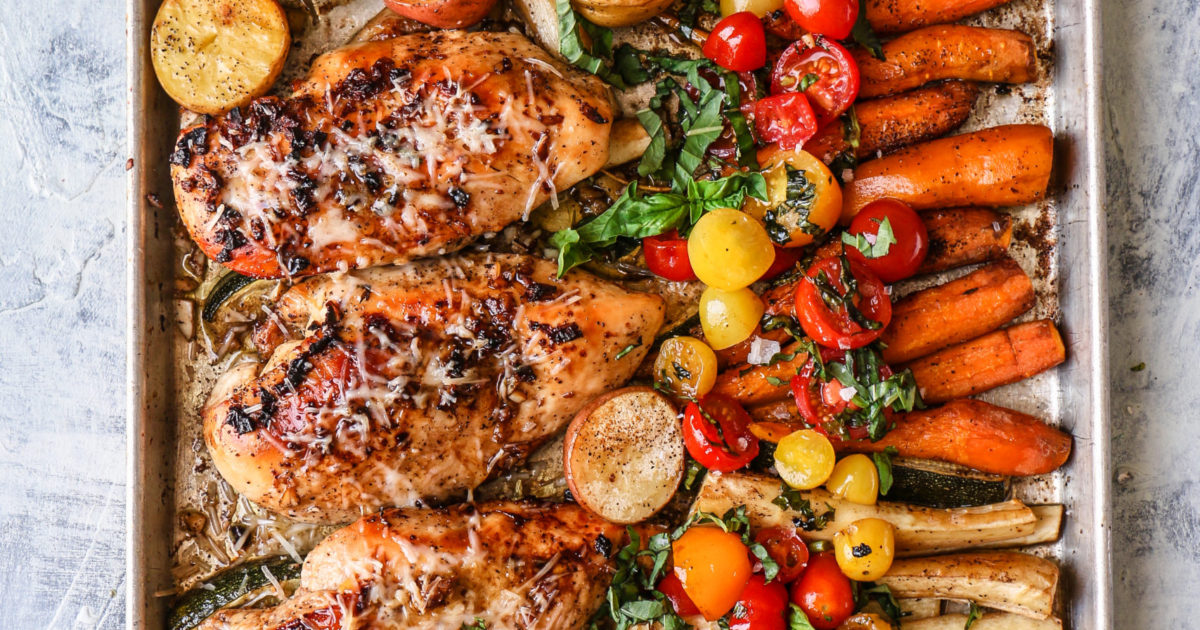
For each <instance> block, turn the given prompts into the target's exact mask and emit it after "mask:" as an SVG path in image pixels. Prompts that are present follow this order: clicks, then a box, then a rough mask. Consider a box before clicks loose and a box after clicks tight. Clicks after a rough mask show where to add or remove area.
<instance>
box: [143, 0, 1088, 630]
mask: <svg viewBox="0 0 1200 630" xmlns="http://www.w3.org/2000/svg"><path fill="white" fill-rule="evenodd" d="M159 2H160V0H129V8H128V19H129V22H128V28H127V32H128V37H129V40H128V44H127V54H128V63H129V65H128V72H129V74H128V78H129V103H128V111H129V126H128V128H129V155H130V157H131V163H130V169H129V216H128V221H129V228H128V234H129V254H128V255H129V269H128V282H129V284H128V308H129V313H128V318H129V335H128V374H127V379H128V410H129V419H128V449H129V450H128V466H129V469H128V479H129V485H128V503H127V504H128V514H127V520H128V523H127V525H128V530H127V531H128V541H127V543H128V549H129V553H128V554H127V558H128V563H129V564H128V568H127V569H128V575H129V580H128V584H129V593H128V598H127V602H128V611H127V613H128V614H127V619H128V622H127V623H128V626H129V627H130V628H147V629H158V628H162V627H165V620H166V615H167V607H168V605H169V603H170V597H168V596H166V595H169V594H170V593H172V592H173V591H174V589H175V587H176V583H177V582H176V581H177V577H178V576H177V575H176V574H173V572H172V565H173V564H174V559H173V554H178V553H179V552H180V542H181V541H180V540H179V538H178V537H177V535H176V534H177V532H178V531H179V520H180V519H179V516H180V515H179V514H177V513H176V507H177V505H178V504H179V500H180V498H181V497H183V498H184V499H185V502H186V499H187V497H192V498H193V499H194V498H195V497H196V496H198V493H199V494H202V493H204V492H208V491H211V488H207V487H200V485H202V484H198V481H202V480H205V479H211V472H208V473H206V472H205V471H203V470H197V462H200V464H199V465H200V466H201V467H202V462H203V459H204V455H203V445H202V444H200V443H197V442H196V441H195V440H196V436H197V435H198V429H197V427H198V424H199V418H198V416H197V414H196V410H197V409H198V399H199V398H200V397H202V395H203V392H205V391H206V390H207V382H208V381H209V379H210V378H211V376H212V375H213V374H214V373H215V371H216V370H217V369H218V368H217V367H216V366H213V365H212V362H211V361H207V360H206V359H204V357H196V356H189V354H188V350H187V348H188V344H187V343H184V341H185V340H184V338H183V335H182V334H181V330H182V329H183V328H185V327H186V326H187V325H188V320H189V319H190V318H192V311H191V306H189V305H187V304H186V303H182V302H180V301H179V300H178V299H177V293H178V287H177V283H178V282H179V280H180V277H181V275H184V274H183V273H182V270H183V268H184V265H185V264H186V262H187V261H185V260H182V259H181V254H180V252H181V251H182V250H183V248H181V247H180V243H178V242H176V239H177V235H178V218H177V216H176V214H175V209H174V206H173V203H172V198H171V197H172V195H171V185H170V179H169V172H168V165H167V156H168V155H169V154H170V151H171V149H172V145H173V143H174V139H175V137H176V130H177V129H178V125H179V109H178V107H177V106H176V105H175V104H174V103H173V102H172V101H171V100H170V99H169V98H167V96H166V95H165V94H164V93H163V92H162V90H161V89H160V88H159V86H158V83H157V81H156V79H155V77H154V72H153V70H152V68H151V65H150V60H149V53H148V46H147V42H148V41H149V31H150V25H151V22H152V20H153V17H154V12H155V11H156V10H157V7H158V4H159ZM334 4H337V5H344V6H335V7H332V8H330V9H329V10H328V11H326V12H325V13H324V15H323V16H322V19H321V21H320V22H319V29H320V30H319V31H316V30H314V31H310V32H309V33H308V34H307V35H306V36H305V37H303V38H299V39H300V43H299V44H298V45H297V46H296V47H295V48H294V50H293V54H292V57H293V61H291V62H289V63H290V65H292V66H293V67H298V66H300V65H303V63H304V61H306V60H307V59H308V58H310V57H311V55H312V54H313V53H315V52H318V51H319V50H320V48H319V47H314V44H313V43H312V42H337V41H340V40H341V39H344V38H345V37H347V36H348V35H349V34H350V33H352V32H353V31H354V30H355V29H357V27H358V26H360V25H361V24H362V23H363V22H364V21H365V20H366V19H367V18H368V17H369V16H370V15H373V14H374V12H375V10H377V8H378V6H379V4H380V2H379V0H349V1H345V2H341V1H338V0H334ZM1097 4H1098V2H1097V0H1057V2H1054V1H1053V0H1016V1H1015V2H1013V3H1012V4H1010V5H1007V6H1006V7H1003V8H1001V9H998V10H994V11H992V12H989V13H988V14H986V15H984V16H981V17H979V18H976V19H974V20H972V22H973V23H978V24H983V25H987V26H1002V27H1011V28H1018V29H1020V30H1023V31H1025V32H1027V33H1029V34H1030V35H1031V36H1033V37H1034V39H1035V41H1036V42H1037V44H1038V47H1039V50H1040V51H1042V53H1043V54H1042V56H1041V58H1040V63H1039V65H1040V68H1041V70H1042V77H1043V78H1042V80H1041V81H1040V82H1038V83H1036V84H1030V85H1026V86H1012V88H1011V90H1009V89H1000V90H987V91H985V96H984V97H983V98H982V99H981V100H980V102H979V103H978V104H977V107H976V115H975V116H973V117H972V119H971V120H970V122H968V124H967V125H966V126H965V127H964V129H963V130H964V131H966V130H970V129H977V128H982V127H988V126H992V125H996V124H1003V123H1009V122H1039V123H1042V124H1046V125H1049V126H1050V127H1051V128H1052V129H1053V130H1054V133H1055V151H1056V156H1055V162H1056V163H1055V176H1054V178H1053V181H1052V184H1051V186H1052V190H1051V193H1052V194H1051V195H1050V196H1049V198H1048V200H1047V201H1045V202H1043V203H1040V204H1036V205H1033V206H1029V207H1026V208H1021V209H1016V210H1014V211H1013V212H1012V214H1013V216H1014V218H1015V219H1016V225H1017V229H1016V231H1015V238H1014V248H1013V255H1014V257H1015V258H1016V259H1017V260H1018V261H1019V262H1020V263H1021V264H1022V266H1023V267H1024V268H1025V270H1026V271H1028V272H1030V275H1031V277H1033V278H1034V283H1035V288H1036V289H1037V292H1038V297H1039V300H1038V306H1037V308H1036V309H1035V311H1034V313H1032V314H1031V315H1030V316H1029V317H1053V318H1055V320H1056V321H1058V322H1059V324H1060V327H1061V329H1062V330H1063V332H1064V338H1065V340H1066V341H1067V343H1068V359H1067V363H1066V364H1065V365H1064V366H1062V367H1060V368H1058V369H1057V370H1054V371H1052V372H1050V373H1047V374H1044V375H1041V376H1039V377H1037V378H1034V379H1029V380H1027V381H1025V382H1022V383H1019V384H1016V385H1013V386H1009V387H1006V388H1002V389H1000V390H996V391H994V392H991V393H989V395H988V396H987V397H988V398H989V399H990V400H992V401H993V402H997V403H1000V404H1004V405H1007V406H1010V407H1013V408H1016V409H1020V410H1022V411H1026V412H1029V413H1034V414H1036V415H1039V416H1041V417H1043V418H1047V419H1049V420H1050V421H1051V422H1055V423H1058V424H1059V425H1060V426H1062V427H1063V428H1064V429H1067V430H1069V431H1071V432H1072V433H1073V435H1074V439H1075V445H1074V453H1073V455H1072V457H1071V459H1070V461H1069V462H1068V463H1067V466H1065V467H1064V468H1063V469H1062V470H1060V471H1058V472H1056V473H1054V474H1052V475H1045V476H1042V477H1038V478H1034V479H1031V480H1027V481H1023V482H1022V483H1021V484H1020V485H1019V487H1018V489H1017V493H1018V495H1019V496H1022V497H1023V498H1027V499H1029V500H1031V501H1040V502H1062V503H1065V504H1066V506H1067V518H1066V521H1065V526H1064V532H1063V536H1062V539H1061V540H1060V541H1059V542H1057V543H1055V544H1053V545H1046V546H1044V547H1042V548H1041V549H1038V550H1036V551H1037V552H1038V553H1043V554H1046V555H1049V556H1052V557H1054V558H1056V559H1057V560H1058V561H1059V562H1060V564H1061V566H1062V568H1063V580H1062V587H1061V588H1060V597H1061V600H1062V601H1061V602H1060V606H1059V608H1060V611H1061V614H1062V615H1063V616H1064V620H1065V621H1066V622H1067V624H1068V627H1071V628H1079V629H1084V628H1097V629H1105V628H1111V627H1112V617H1111V613H1112V602H1111V590H1112V580H1111V570H1110V566H1109V561H1110V553H1109V531H1108V528H1109V523H1110V516H1109V511H1110V502H1109V461H1108V453H1109V427H1108V397H1107V391H1106V385H1105V384H1106V382H1107V380H1106V379H1107V344H1106V338H1107V327H1106V322H1105V317H1106V309H1105V299H1106V279H1105V266H1104V260H1103V252H1105V251H1106V249H1105V242H1104V238H1105V237H1104V220H1103V215H1102V211H1103V208H1102V199H1103V192H1104V173H1103V163H1102V159H1101V155H1102V153H1101V151H1102V149H1101V145H1100V131H1101V127H1100V118H1099V85H1100V77H1101V72H1100V67H1099V64H1100V47H1099V46H1100V44H1099V32H1100V31H1099V14H1098V6H1097ZM909 288H911V287H909ZM902 290H903V288H902ZM193 324H194V322H193ZM206 474H207V475H208V476H206ZM311 534H312V535H313V536H316V537H319V536H320V535H321V532H320V531H314V532H311Z"/></svg>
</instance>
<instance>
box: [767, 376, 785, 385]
mask: <svg viewBox="0 0 1200 630" xmlns="http://www.w3.org/2000/svg"><path fill="white" fill-rule="evenodd" d="M767 382H768V383H770V384H772V385H774V386H775V387H783V386H784V385H787V384H788V382H787V381H785V380H783V379H781V378H779V377H778V376H768V377H767Z"/></svg>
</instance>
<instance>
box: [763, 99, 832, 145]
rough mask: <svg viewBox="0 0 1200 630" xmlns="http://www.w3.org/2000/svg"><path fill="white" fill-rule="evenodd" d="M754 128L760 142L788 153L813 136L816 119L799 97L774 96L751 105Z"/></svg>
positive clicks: (804, 101) (810, 106)
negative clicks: (777, 146)
mask: <svg viewBox="0 0 1200 630" xmlns="http://www.w3.org/2000/svg"><path fill="white" fill-rule="evenodd" d="M754 129H755V131H757V132H758V137H759V139H760V140H762V141H763V142H766V143H771V142H776V143H778V144H779V148H781V149H783V150H785V151H790V150H792V149H798V148H800V147H801V146H803V145H804V143H805V142H808V139H809V138H811V137H813V136H814V135H816V133H817V116H816V114H814V113H813V108H812V105H809V103H808V97H806V96H804V95H803V94H801V93H799V92H789V93H787V94H776V95H775V96H768V97H766V98H764V99H761V100H759V101H758V102H757V103H755V104H754Z"/></svg>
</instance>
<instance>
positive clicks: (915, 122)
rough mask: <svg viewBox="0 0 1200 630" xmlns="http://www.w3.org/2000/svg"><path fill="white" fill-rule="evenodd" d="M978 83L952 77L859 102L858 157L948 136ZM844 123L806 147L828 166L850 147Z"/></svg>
mask: <svg viewBox="0 0 1200 630" xmlns="http://www.w3.org/2000/svg"><path fill="white" fill-rule="evenodd" d="M978 95H979V87H978V86H977V85H975V84H974V83H970V82H964V81H948V82H946V83H939V84H937V85H931V86H928V87H923V88H920V89H917V90H913V91H911V92H905V93H904V94H897V95H895V96H888V97H885V98H880V99H875V100H871V101H863V102H861V103H857V104H855V106H854V113H855V116H856V117H857V119H858V127H859V137H858V148H857V149H856V150H855V156H856V157H858V158H867V157H875V156H877V155H879V154H881V153H891V152H892V151H895V150H897V149H900V148H902V147H906V146H908V145H910V144H914V143H917V142H924V141H926V140H932V139H933V138H937V137H938V136H943V135H945V134H947V133H950V132H951V131H953V130H954V129H956V128H957V127H958V126H959V125H961V124H963V123H964V122H966V120H967V117H968V116H970V115H971V107H972V106H973V105H974V104H975V97H976V96H978ZM848 148H849V147H848V144H847V140H846V132H845V129H844V128H843V125H826V126H824V127H822V128H821V131H819V132H817V135H816V136H814V137H813V138H812V139H811V140H809V141H808V142H806V143H804V150H805V151H808V152H809V153H811V154H813V155H815V156H817V157H818V158H820V159H821V161H823V162H825V163H826V164H829V163H830V162H832V161H833V159H834V158H836V157H837V156H838V155H840V154H842V153H844V152H845V151H846V150H847V149H848Z"/></svg>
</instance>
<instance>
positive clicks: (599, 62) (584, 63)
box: [555, 0, 636, 88]
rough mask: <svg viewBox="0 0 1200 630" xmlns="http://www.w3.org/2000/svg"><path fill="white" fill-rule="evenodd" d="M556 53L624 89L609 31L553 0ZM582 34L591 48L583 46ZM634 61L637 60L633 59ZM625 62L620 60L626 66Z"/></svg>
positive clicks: (567, 4)
mask: <svg viewBox="0 0 1200 630" xmlns="http://www.w3.org/2000/svg"><path fill="white" fill-rule="evenodd" d="M555 9H556V11H557V13H558V51H559V52H560V53H562V55H563V57H566V59H567V61H569V62H571V64H572V65H574V66H575V67H577V68H580V69H582V70H586V71H587V72H590V73H592V74H594V75H596V76H598V77H600V78H601V79H604V80H605V81H608V82H609V83H611V84H613V85H614V86H616V87H618V88H624V87H626V83H625V80H624V79H622V77H621V72H620V71H619V70H618V69H617V68H616V66H617V62H616V60H614V59H613V49H612V38H613V34H612V31H611V30H609V29H607V28H604V27H602V26H597V25H595V24H592V23H591V22H589V21H587V20H586V19H585V18H584V17H583V16H581V15H579V14H578V13H576V12H575V9H573V8H572V7H571V2H570V0H556V5H555ZM584 34H586V36H587V40H590V41H591V45H590V46H589V45H587V44H585V40H584ZM635 60H636V59H635ZM628 64H629V62H628V61H627V60H623V61H622V64H621V65H622V66H623V67H626V68H627V67H628Z"/></svg>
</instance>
